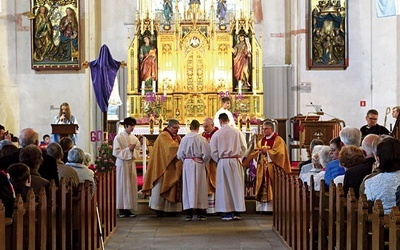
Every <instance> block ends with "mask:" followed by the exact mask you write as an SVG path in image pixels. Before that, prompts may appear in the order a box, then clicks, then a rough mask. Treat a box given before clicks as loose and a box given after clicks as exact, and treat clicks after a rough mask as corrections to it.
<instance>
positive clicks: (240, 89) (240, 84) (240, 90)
mask: <svg viewBox="0 0 400 250" xmlns="http://www.w3.org/2000/svg"><path fill="white" fill-rule="evenodd" d="M238 85H239V95H240V94H241V93H242V81H239V83H238Z"/></svg>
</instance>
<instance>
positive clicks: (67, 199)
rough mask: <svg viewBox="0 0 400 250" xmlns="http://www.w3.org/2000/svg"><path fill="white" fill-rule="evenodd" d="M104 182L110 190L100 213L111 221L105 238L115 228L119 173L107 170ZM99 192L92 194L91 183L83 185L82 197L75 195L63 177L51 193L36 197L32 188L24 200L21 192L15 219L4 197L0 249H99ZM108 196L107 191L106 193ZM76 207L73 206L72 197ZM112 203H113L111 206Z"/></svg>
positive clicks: (0, 211)
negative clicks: (75, 239) (75, 238)
mask: <svg viewBox="0 0 400 250" xmlns="http://www.w3.org/2000/svg"><path fill="white" fill-rule="evenodd" d="M103 175H104V178H103V180H104V181H100V182H98V187H99V189H101V190H107V192H106V193H108V194H109V196H108V197H104V199H103V207H108V209H109V210H108V212H107V211H106V210H104V209H103V210H101V209H99V215H101V216H103V217H104V218H105V221H107V222H108V224H107V226H106V228H109V230H108V235H106V238H105V240H108V239H109V237H110V236H111V235H112V233H113V232H114V230H115V226H116V218H115V216H116V213H115V187H110V186H111V185H115V172H110V173H103ZM96 195H97V194H95V196H94V197H93V198H92V197H91V195H90V185H89V182H86V183H85V184H81V185H80V192H79V194H78V196H76V197H74V198H72V197H73V196H72V190H71V187H70V186H69V185H68V184H67V183H65V181H64V180H63V179H62V180H61V181H60V186H59V187H58V188H57V187H56V186H55V185H54V183H52V184H51V185H50V187H49V190H48V192H46V190H45V189H44V188H42V189H41V191H40V193H39V194H38V195H36V196H35V194H34V193H33V191H32V190H30V191H29V192H28V194H27V200H26V202H25V203H24V202H23V201H22V197H21V195H20V194H18V195H17V198H16V199H15V205H14V212H13V217H12V218H5V208H4V206H3V204H2V203H1V200H0V250H9V249H11V250H22V249H62V250H64V249H65V250H67V249H68V250H69V249H99V248H100V244H99V243H100V240H99V235H98V224H97V214H96V204H97V196H96ZM103 195H104V193H103ZM73 199H74V203H76V206H74V207H73V206H72V203H73V202H72V200H73ZM110 204H111V205H110ZM76 218H77V219H78V220H79V221H78V223H77V224H75V226H79V227H78V228H76V229H77V232H78V234H77V235H78V236H79V238H78V242H75V243H76V245H73V244H72V243H73V240H72V238H73V237H72V231H73V227H72V221H73V220H74V219H76Z"/></svg>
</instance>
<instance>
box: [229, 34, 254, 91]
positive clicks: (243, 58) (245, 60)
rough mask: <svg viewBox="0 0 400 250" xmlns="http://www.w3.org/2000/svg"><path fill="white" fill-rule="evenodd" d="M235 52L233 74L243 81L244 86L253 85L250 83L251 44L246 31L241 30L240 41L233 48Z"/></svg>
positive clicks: (239, 80)
mask: <svg viewBox="0 0 400 250" xmlns="http://www.w3.org/2000/svg"><path fill="white" fill-rule="evenodd" d="M232 53H233V74H234V76H235V78H236V80H237V81H238V84H239V82H242V83H243V84H244V87H245V86H247V87H251V84H250V68H251V67H250V66H251V65H250V64H251V45H250V42H249V38H247V36H246V33H245V32H244V31H243V30H241V31H240V32H239V34H238V42H237V43H236V45H235V46H234V47H233V48H232Z"/></svg>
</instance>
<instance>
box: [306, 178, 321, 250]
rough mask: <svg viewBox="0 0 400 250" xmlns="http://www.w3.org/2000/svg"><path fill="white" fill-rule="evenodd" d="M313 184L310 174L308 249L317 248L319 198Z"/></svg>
mask: <svg viewBox="0 0 400 250" xmlns="http://www.w3.org/2000/svg"><path fill="white" fill-rule="evenodd" d="M314 187H315V184H314V176H313V175H312V176H311V178H310V186H309V190H310V196H309V201H308V202H309V203H310V222H309V230H310V244H309V247H310V248H309V249H317V248H318V217H319V198H318V195H317V193H318V192H317V191H315V188H314Z"/></svg>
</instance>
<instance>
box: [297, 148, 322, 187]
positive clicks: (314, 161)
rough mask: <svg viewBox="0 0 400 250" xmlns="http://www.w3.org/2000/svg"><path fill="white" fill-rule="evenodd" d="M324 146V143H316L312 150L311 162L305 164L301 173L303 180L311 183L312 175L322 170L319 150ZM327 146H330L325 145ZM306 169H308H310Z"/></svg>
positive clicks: (300, 176)
mask: <svg viewBox="0 0 400 250" xmlns="http://www.w3.org/2000/svg"><path fill="white" fill-rule="evenodd" d="M323 147H324V146H323V145H316V146H315V147H314V148H313V150H312V152H311V163H309V164H307V165H305V166H304V167H303V168H302V169H301V171H300V173H299V178H300V179H301V180H302V181H303V182H307V183H308V184H309V183H310V177H311V175H316V174H318V173H319V172H321V171H322V166H321V163H319V151H320V150H321V149H322V148H323ZM325 147H328V146H325ZM306 169H308V171H307V170H306Z"/></svg>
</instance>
